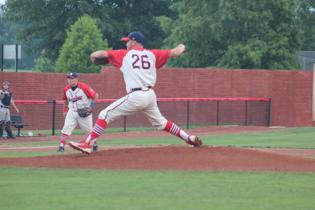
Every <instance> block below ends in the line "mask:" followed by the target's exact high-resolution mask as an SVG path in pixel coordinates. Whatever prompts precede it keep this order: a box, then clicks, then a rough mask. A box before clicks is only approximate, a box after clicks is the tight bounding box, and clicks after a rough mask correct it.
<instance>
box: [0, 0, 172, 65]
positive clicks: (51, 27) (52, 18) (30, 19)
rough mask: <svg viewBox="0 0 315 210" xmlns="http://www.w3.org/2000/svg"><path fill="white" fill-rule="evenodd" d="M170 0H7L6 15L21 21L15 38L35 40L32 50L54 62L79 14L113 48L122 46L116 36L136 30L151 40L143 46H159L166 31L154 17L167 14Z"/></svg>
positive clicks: (26, 40) (25, 40) (24, 40)
mask: <svg viewBox="0 0 315 210" xmlns="http://www.w3.org/2000/svg"><path fill="white" fill-rule="evenodd" d="M171 2H172V1H169V0H150V1H148V0H106V1H95V0H76V1H73V0H7V1H6V5H5V7H4V11H5V15H6V16H7V17H8V18H10V20H11V21H14V22H16V23H20V24H22V25H23V26H24V27H22V28H21V29H20V30H19V31H18V39H19V40H21V41H23V42H24V43H25V42H29V41H31V40H36V43H35V45H34V48H33V49H34V50H35V51H36V52H37V53H38V54H40V53H41V52H43V51H44V52H45V57H49V58H50V59H51V60H52V61H55V60H56V58H57V57H58V53H59V50H60V47H61V46H62V44H63V43H64V41H65V38H66V35H67V33H66V31H67V29H69V28H70V26H71V25H72V24H73V23H74V22H75V21H76V20H77V19H78V18H79V17H81V16H83V15H84V14H87V15H89V16H91V17H93V18H94V19H95V20H96V23H97V25H98V26H99V28H100V29H101V32H102V34H103V36H104V37H105V38H106V39H107V40H108V44H109V46H111V47H112V48H115V49H116V48H121V47H124V44H123V43H122V42H120V41H119V37H120V36H123V35H125V34H127V33H128V32H130V31H133V30H139V31H142V32H143V33H144V35H146V36H147V37H150V39H148V40H147V42H146V46H148V47H159V46H161V45H162V40H163V39H164V38H165V34H164V32H163V30H162V29H161V27H160V25H159V23H158V21H157V20H156V17H157V16H160V15H166V16H168V15H170V14H171V13H170V12H169V9H168V8H169V5H170V3H171Z"/></svg>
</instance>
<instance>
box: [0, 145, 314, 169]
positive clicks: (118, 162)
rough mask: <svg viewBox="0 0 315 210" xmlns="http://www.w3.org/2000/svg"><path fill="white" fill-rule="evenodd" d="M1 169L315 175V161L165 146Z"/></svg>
mask: <svg viewBox="0 0 315 210" xmlns="http://www.w3.org/2000/svg"><path fill="white" fill-rule="evenodd" d="M0 165H1V166H22V167H45V168H85V169H115V170H128V169H137V170H191V171H192V170H194V171H292V172H315V160H314V159H310V158H303V157H294V156H289V155H281V154H275V153H269V152H264V151H257V150H251V149H240V148H233V147H202V148H192V147H187V146H165V147H153V148H122V149H110V150H102V151H99V152H97V153H94V154H91V155H84V154H81V153H77V154H69V155H54V156H46V157H31V158H0Z"/></svg>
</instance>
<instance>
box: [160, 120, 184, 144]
mask: <svg viewBox="0 0 315 210" xmlns="http://www.w3.org/2000/svg"><path fill="white" fill-rule="evenodd" d="M164 130H165V131H168V132H169V133H171V134H173V135H175V136H178V137H179V138H181V139H183V140H184V141H187V140H188V136H189V135H188V134H187V133H186V132H185V131H184V130H182V129H181V128H180V127H179V126H177V125H176V124H175V123H173V122H172V121H169V120H168V121H167V123H166V126H165V128H164Z"/></svg>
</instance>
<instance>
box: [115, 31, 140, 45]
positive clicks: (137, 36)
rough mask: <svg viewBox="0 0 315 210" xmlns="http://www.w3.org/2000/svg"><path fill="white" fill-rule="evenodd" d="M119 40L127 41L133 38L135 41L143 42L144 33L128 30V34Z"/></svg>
mask: <svg viewBox="0 0 315 210" xmlns="http://www.w3.org/2000/svg"><path fill="white" fill-rule="evenodd" d="M120 40H121V41H125V42H128V41H129V40H134V41H136V42H139V43H141V44H143V43H144V35H143V34H142V33H141V32H139V31H134V32H130V33H129V34H128V36H126V37H123V38H121V39H120Z"/></svg>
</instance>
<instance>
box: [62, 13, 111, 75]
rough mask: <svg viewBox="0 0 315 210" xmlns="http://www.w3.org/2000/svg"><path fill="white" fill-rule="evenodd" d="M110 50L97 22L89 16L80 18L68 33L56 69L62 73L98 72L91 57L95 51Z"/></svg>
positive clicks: (97, 67)
mask: <svg viewBox="0 0 315 210" xmlns="http://www.w3.org/2000/svg"><path fill="white" fill-rule="evenodd" d="M103 49H108V45H107V41H104V40H103V39H102V34H101V31H100V30H99V29H98V28H97V25H96V22H95V20H94V19H92V18H91V17H90V16H88V15H84V16H82V17H81V18H79V19H78V20H77V21H76V22H75V23H74V24H73V25H72V26H71V29H70V31H69V32H68V33H67V38H66V41H65V43H64V44H63V46H62V47H61V50H60V55H59V57H58V59H57V62H56V68H57V70H58V71H60V72H70V71H77V72H86V73H88V72H98V71H99V69H100V68H99V66H97V65H95V64H92V62H91V61H90V57H89V55H90V54H91V53H92V52H93V51H95V50H103Z"/></svg>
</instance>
